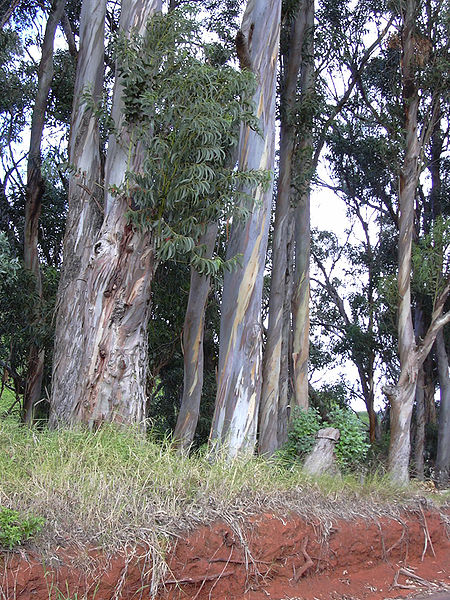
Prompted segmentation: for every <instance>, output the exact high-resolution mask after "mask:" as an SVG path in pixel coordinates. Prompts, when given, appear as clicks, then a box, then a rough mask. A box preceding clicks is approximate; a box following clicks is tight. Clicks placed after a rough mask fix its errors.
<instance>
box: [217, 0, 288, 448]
mask: <svg viewBox="0 0 450 600" xmlns="http://www.w3.org/2000/svg"><path fill="white" fill-rule="evenodd" d="M280 13H281V1H280V0H249V1H248V2H247V6H246V10H245V13H244V18H243V22H242V29H241V32H240V34H239V37H240V42H241V49H242V50H243V52H242V53H241V54H242V55H241V65H242V66H244V67H246V68H251V69H252V70H253V72H254V73H255V74H256V77H257V81H258V84H257V90H256V93H255V95H254V103H255V106H256V111H257V117H258V119H259V126H260V130H261V134H258V133H256V132H254V131H252V130H250V129H249V128H247V127H243V128H242V129H241V136H240V142H239V168H240V169H242V170H247V169H264V170H269V171H272V170H273V166H274V157H275V84H276V62H277V60H276V59H277V55H278V47H279V37H280ZM250 193H251V194H252V195H253V200H254V204H253V205H252V206H251V207H250V209H251V215H250V217H249V218H248V219H247V220H246V222H245V223H242V222H241V223H234V224H233V230H232V234H231V239H230V243H229V247H228V256H235V255H237V254H241V255H242V267H241V268H238V269H237V270H235V271H234V272H233V273H227V274H226V275H225V278H224V287H223V298H222V310H221V324H220V351H219V380H218V391H217V398H216V407H215V411H214V417H213V423H212V428H211V434H210V439H211V441H212V442H216V443H220V444H221V445H223V446H226V452H227V455H228V457H229V458H233V457H234V456H236V454H238V453H239V452H242V451H245V450H247V451H251V452H252V451H253V449H254V446H255V442H256V428H257V422H258V410H259V402H260V395H261V358H262V356H261V354H262V347H261V346H262V340H261V300H262V286H263V277H264V266H265V256H266V249H267V238H268V231H269V221H270V209H271V204H272V182H271V184H270V186H269V187H268V189H267V190H265V191H263V190H262V189H261V188H258V189H257V190H255V191H250Z"/></svg>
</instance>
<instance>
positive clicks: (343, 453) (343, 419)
mask: <svg viewBox="0 0 450 600" xmlns="http://www.w3.org/2000/svg"><path fill="white" fill-rule="evenodd" d="M324 425H328V426H330V427H335V428H336V429H339V431H340V433H341V437H340V439H339V442H338V443H337V444H336V458H337V461H338V463H339V466H340V467H341V468H343V469H352V468H355V467H358V465H361V464H362V463H363V461H364V459H365V458H366V456H367V452H368V450H369V447H370V444H369V443H368V441H367V430H366V428H365V426H364V424H363V423H361V421H360V419H358V416H357V415H356V414H355V413H354V412H353V411H352V410H349V409H345V408H339V407H333V408H332V409H331V412H330V415H329V418H328V423H324Z"/></svg>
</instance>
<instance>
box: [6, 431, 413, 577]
mask: <svg viewBox="0 0 450 600" xmlns="http://www.w3.org/2000/svg"><path fill="white" fill-rule="evenodd" d="M417 493H418V492H417V490H416V489H415V488H414V487H409V488H398V487H395V486H394V485H393V484H391V483H390V482H389V480H388V479H387V478H386V477H384V476H382V475H371V476H365V477H363V476H362V475H361V474H359V475H355V476H348V477H342V478H336V477H333V478H332V477H328V478H325V477H324V478H321V479H313V478H310V477H307V476H305V475H304V474H303V473H302V471H301V469H300V467H299V466H294V467H292V468H289V469H286V468H285V467H283V465H282V464H280V462H277V461H275V460H273V461H268V460H264V459H261V458H257V457H252V456H247V457H243V458H240V459H238V460H235V461H234V462H232V463H228V462H227V461H226V460H224V459H222V458H221V457H220V456H219V457H217V456H216V457H215V460H214V461H213V460H212V457H211V456H210V455H208V453H207V452H203V453H198V454H196V455H194V456H192V457H187V456H181V455H180V454H178V453H176V452H175V451H174V450H173V449H171V447H170V444H169V443H163V444H161V443H156V442H155V441H152V439H151V437H149V436H143V435H142V434H140V433H138V432H134V431H123V430H122V431H120V430H117V429H116V428H114V427H103V428H102V429H101V430H99V431H97V432H95V433H93V432H87V431H83V430H73V431H67V430H62V431H48V430H47V429H43V430H41V431H39V430H38V429H36V428H28V427H24V426H21V425H19V424H18V423H16V422H12V421H9V420H6V421H1V420H0V505H1V506H4V507H7V508H11V509H14V510H18V511H19V512H20V513H21V514H23V515H31V514H32V515H35V516H39V517H44V519H45V524H44V527H43V530H42V531H41V533H39V535H38V536H37V538H36V540H35V544H36V545H37V547H38V549H39V550H40V551H41V552H42V553H45V551H46V549H47V550H48V551H50V549H51V548H52V546H54V545H55V544H59V543H61V542H63V543H64V544H69V545H70V544H71V545H75V546H76V545H79V546H80V547H85V546H86V545H88V546H89V547H100V548H102V549H104V550H105V551H107V552H114V551H117V550H120V549H123V548H124V547H125V546H127V545H130V544H131V545H133V544H142V545H146V546H148V548H150V552H151V556H152V560H153V562H154V564H156V563H158V564H159V565H160V567H161V573H162V572H163V571H164V565H165V561H164V558H165V554H166V549H167V547H168V546H169V545H170V542H171V540H172V539H174V538H175V537H176V536H177V535H180V534H182V533H183V532H185V531H187V530H191V529H193V528H194V527H196V526H198V525H200V524H207V523H210V522H212V521H215V520H225V521H227V523H228V524H230V526H231V527H233V528H236V529H237V530H238V531H239V526H240V525H239V524H240V523H241V522H242V518H243V517H245V516H246V515H254V514H256V513H259V512H265V513H267V512H277V513H278V514H280V515H288V514H289V513H291V512H296V513H298V514H300V515H301V516H303V517H304V518H305V519H307V520H312V519H313V520H314V521H316V522H317V521H319V522H329V521H330V520H333V519H338V518H344V519H352V518H355V517H357V516H359V517H363V518H372V517H377V516H383V515H388V514H389V515H395V514H398V513H399V512H400V511H401V509H402V508H404V507H408V506H409V507H411V506H412V505H414V503H416V504H417ZM419 493H420V494H421V495H422V496H423V494H424V492H423V490H420V491H419ZM155 585H156V584H155Z"/></svg>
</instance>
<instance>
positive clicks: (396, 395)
mask: <svg viewBox="0 0 450 600" xmlns="http://www.w3.org/2000/svg"><path fill="white" fill-rule="evenodd" d="M420 9H421V3H420V2H418V1H416V0H408V1H407V2H406V5H405V7H403V8H402V10H401V22H402V30H401V36H400V38H399V39H400V44H401V51H402V61H401V64H400V73H401V83H402V99H403V109H404V125H403V127H404V138H403V139H404V155H403V163H402V166H401V169H400V177H399V181H400V185H399V247H398V298H399V300H398V351H399V358H400V375H399V378H398V380H397V382H396V384H395V385H393V386H385V388H384V389H385V393H386V395H387V397H388V398H389V401H390V404H391V440H390V447H389V470H390V473H391V476H392V478H393V479H395V480H396V481H399V482H401V483H404V482H406V481H407V480H408V478H409V470H408V469H409V457H410V443H411V442H410V422H411V415H412V409H413V404H414V398H415V393H416V386H417V373H418V369H419V368H420V367H421V366H422V364H423V362H424V360H425V358H426V357H427V355H428V353H429V352H430V350H431V348H432V346H433V343H434V341H435V339H436V335H437V334H438V332H439V331H440V330H441V329H442V327H443V326H444V325H445V323H447V322H449V321H450V311H449V312H447V313H445V314H444V313H443V311H444V307H445V302H446V299H447V296H448V293H449V291H450V279H447V281H445V280H444V282H443V285H442V287H441V289H440V290H439V293H438V294H437V296H436V298H435V301H434V303H433V310H432V315H431V322H430V324H429V327H428V329H427V330H426V332H425V333H424V336H423V338H422V339H421V340H420V341H419V343H416V340H415V336H414V328H413V321H412V314H411V267H412V260H411V256H412V241H413V232H414V206H415V197H416V191H417V187H418V180H419V174H420V167H421V164H420V159H421V154H422V152H423V149H424V146H426V145H427V144H428V142H429V135H430V132H428V129H429V128H430V129H431V131H432V130H433V127H434V123H433V121H434V119H435V118H436V111H437V108H438V107H439V103H440V90H437V94H436V95H435V94H434V93H433V95H432V97H431V101H430V105H429V106H428V107H426V106H425V107H424V110H427V108H428V111H430V114H429V116H428V120H429V122H428V123H426V122H425V123H424V125H423V127H422V130H421V131H420V129H419V126H418V125H419V124H418V112H419V105H420V100H421V98H420V94H419V84H418V70H419V68H420V67H421V66H423V64H424V63H422V65H421V61H424V62H425V61H427V60H428V56H429V53H430V45H431V42H430V40H428V39H427V38H425V37H423V34H422V32H421V31H420V29H419V27H418V25H419V21H418V17H419V11H420ZM419 136H420V137H419Z"/></svg>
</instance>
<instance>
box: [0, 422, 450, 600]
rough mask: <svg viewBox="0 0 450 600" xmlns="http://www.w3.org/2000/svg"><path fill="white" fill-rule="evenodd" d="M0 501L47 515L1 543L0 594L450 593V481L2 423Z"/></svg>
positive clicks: (212, 599)
mask: <svg viewBox="0 0 450 600" xmlns="http://www.w3.org/2000/svg"><path fill="white" fill-rule="evenodd" d="M0 505H1V506H3V507H7V508H9V509H14V510H17V511H18V512H19V513H20V514H21V515H24V518H25V516H27V515H33V516H39V517H42V519H43V522H44V525H43V528H42V530H41V531H40V532H39V533H38V534H37V535H36V536H34V537H33V538H32V539H30V540H28V541H25V542H24V544H23V545H20V546H18V547H16V548H15V549H14V550H12V551H6V549H4V551H3V552H1V551H0V600H140V599H142V600H147V599H150V598H151V597H154V598H158V600H265V599H266V598H273V599H276V600H363V599H364V600H365V599H368V600H370V599H372V600H384V599H387V598H404V597H415V596H417V595H418V594H422V595H423V594H426V595H427V596H428V597H432V594H433V593H436V592H441V591H445V590H447V591H448V593H449V595H450V493H449V491H447V492H438V491H436V490H434V489H433V488H432V487H431V488H430V489H428V488H426V487H421V486H420V485H417V484H413V485H411V486H408V487H407V488H397V487H395V486H392V484H391V483H390V482H389V480H388V479H386V478H385V477H383V476H382V475H377V474H375V475H370V474H369V473H368V472H367V473H365V474H364V473H362V472H359V473H358V474H356V475H351V476H348V477H347V476H343V477H338V478H336V477H333V478H328V479H327V478H322V479H320V480H316V479H312V478H308V477H306V476H305V475H304V473H303V472H302V471H301V468H300V467H297V466H296V465H293V466H290V467H289V468H288V467H286V466H285V465H283V464H279V463H277V462H276V461H272V462H270V461H266V460H262V459H258V458H254V457H247V458H245V459H243V460H241V461H235V462H233V463H231V464H230V463H228V462H227V461H221V460H220V457H217V456H216V457H215V461H213V462H212V461H211V457H209V456H207V455H205V454H201V453H200V454H198V455H194V456H192V457H184V456H180V455H179V454H177V453H176V452H174V451H173V450H172V449H171V448H170V446H168V445H166V446H165V447H164V446H163V445H161V444H157V443H155V442H152V441H151V439H149V438H144V437H143V436H141V435H138V434H136V433H135V434H133V433H129V432H128V433H123V432H117V431H116V430H113V429H111V430H108V429H107V428H105V429H103V430H101V431H99V432H97V433H95V434H94V433H89V432H83V431H72V432H48V431H46V430H45V429H43V430H36V429H29V428H28V429H27V428H23V427H20V426H18V425H15V424H8V423H2V422H0ZM0 533H1V532H0ZM0 550H1V548H0ZM440 600H443V599H440ZM447 600H450V599H447Z"/></svg>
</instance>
